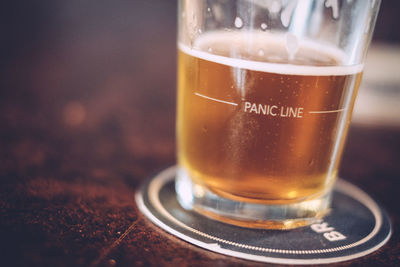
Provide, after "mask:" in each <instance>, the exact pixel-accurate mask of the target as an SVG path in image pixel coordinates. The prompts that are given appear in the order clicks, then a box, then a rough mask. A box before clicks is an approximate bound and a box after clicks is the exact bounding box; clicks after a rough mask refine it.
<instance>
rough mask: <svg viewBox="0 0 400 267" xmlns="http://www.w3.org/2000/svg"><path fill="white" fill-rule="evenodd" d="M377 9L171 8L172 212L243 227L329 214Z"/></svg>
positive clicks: (226, 2)
mask: <svg viewBox="0 0 400 267" xmlns="http://www.w3.org/2000/svg"><path fill="white" fill-rule="evenodd" d="M379 4H380V1H379V0H375V1H373V0H371V1H369V0H368V1H366V0H343V1H340V0H336V1H335V0H326V1H324V0H292V1H290V0H287V1H285V0H282V1H281V0H271V1H269V0H196V1H193V0H179V11H178V104H177V151H178V152H177V153H178V171H177V177H176V183H175V187H176V192H177V198H178V201H179V203H180V204H181V205H182V206H183V207H184V208H186V209H193V210H195V211H197V212H199V213H201V214H203V215H205V216H208V217H210V218H213V219H216V220H220V221H223V222H226V223H231V224H235V225H239V226H244V227H257V228H269V229H290V228H295V227H299V226H304V225H307V224H310V223H312V222H314V221H315V220H317V219H320V218H321V217H322V216H324V215H325V214H326V213H327V212H329V206H330V200H331V191H332V187H333V185H334V182H335V179H336V177H337V172H338V166H339V161H340V158H341V154H342V151H343V146H344V142H345V139H346V134H347V129H348V126H349V122H350V118H351V112H352V109H353V104H354V101H355V97H356V94H357V89H358V86H359V84H360V80H361V74H362V70H363V62H364V59H365V56H366V52H367V48H368V45H369V42H370V40H371V36H372V32H373V28H374V25H375V20H376V16H377V12H378V9H379Z"/></svg>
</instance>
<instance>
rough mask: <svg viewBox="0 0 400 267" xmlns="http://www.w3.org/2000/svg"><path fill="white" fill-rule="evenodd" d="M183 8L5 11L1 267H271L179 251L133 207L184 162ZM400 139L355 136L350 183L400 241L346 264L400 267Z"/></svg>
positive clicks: (348, 165) (103, 5)
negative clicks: (179, 155) (143, 190)
mask: <svg viewBox="0 0 400 267" xmlns="http://www.w3.org/2000/svg"><path fill="white" fill-rule="evenodd" d="M175 9H176V3H175V2H174V1H140V3H138V2H134V1H119V2H118V4H115V3H114V2H113V1H60V2H57V1H40V2H39V3H33V1H32V2H27V3H25V4H24V5H20V4H19V3H9V4H8V6H7V8H6V9H2V11H1V12H2V14H1V15H2V16H0V17H1V20H4V21H2V22H7V25H8V27H2V28H0V29H1V30H2V37H3V38H2V39H1V40H2V41H1V42H2V43H1V46H2V49H1V51H0V55H1V62H0V75H1V76H0V179H1V180H0V181H1V186H0V255H1V258H0V265H1V266H36V265H38V266H148V265H152V266H160V265H166V266H169V265H175V266H180V265H183V266H189V265H190V266H205V265H211V266H215V265H219V266H225V265H229V266H258V265H260V266H261V264H259V263H255V262H251V261H245V260H240V259H235V258H232V257H227V256H223V255H219V254H215V253H211V252H208V251H205V250H202V249H200V248H197V247H195V246H193V245H190V244H188V243H186V242H184V241H181V240H179V239H178V238H176V237H173V236H171V235H169V234H167V233H165V232H164V231H162V230H160V229H158V228H157V227H155V226H154V225H152V224H151V223H150V222H149V221H148V220H147V219H146V218H145V217H144V216H143V215H142V214H141V213H140V212H139V211H138V208H137V206H136V204H135V201H134V193H135V191H136V190H137V188H138V186H139V185H140V184H141V183H142V182H143V181H144V180H145V179H147V178H148V177H149V176H151V175H152V174H154V173H156V172H157V171H159V170H162V169H163V168H165V167H168V166H170V165H173V164H174V163H175V136H174V121H175V96H176V94H175V68H176V60H175V56H176V52H175V38H176V35H175V27H176V23H175V12H176V11H175ZM388 10H389V11H388V12H391V8H388ZM0 25H2V26H3V25H4V23H1V24H0ZM379 27H381V26H379V21H378V26H377V29H379ZM381 28H382V29H383V30H382V31H383V32H380V33H379V34H380V35H379V34H378V36H381V37H382V36H383V37H382V38H384V37H385V30H384V29H386V27H385V28H384V27H381ZM386 34H387V33H386ZM396 36H397V35H396ZM396 36H395V37H393V38H394V40H395V41H396V40H397V39H396V38H397V37H396ZM4 37H6V38H4ZM397 41H398V40H397ZM399 134H400V127H396V126H391V127H373V126H354V125H353V126H352V127H351V129H350V133H349V138H348V141H347V146H346V149H345V152H344V156H343V161H342V166H341V170H340V176H341V177H344V178H345V179H346V180H348V181H350V182H352V183H354V184H356V185H358V186H360V187H361V188H362V189H364V190H365V191H366V192H368V193H369V194H371V195H372V196H373V197H374V198H375V199H376V200H377V201H378V202H379V203H381V204H382V205H383V206H384V207H385V208H386V209H387V211H388V213H389V215H390V218H391V220H392V224H393V235H392V237H391V239H390V241H389V242H388V243H387V244H386V245H385V246H384V247H382V248H381V249H379V250H378V251H377V252H374V253H372V254H370V255H368V256H366V257H364V258H361V259H357V260H353V261H349V262H344V263H341V264H338V265H342V266H349V265H355V266H394V265H399V264H400V242H399V241H400V234H399V229H400V228H399V227H398V225H399V223H400V211H399V203H400V191H399V188H400V164H399V160H400V138H399V137H400V135H399Z"/></svg>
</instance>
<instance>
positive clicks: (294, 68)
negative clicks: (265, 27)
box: [178, 31, 364, 76]
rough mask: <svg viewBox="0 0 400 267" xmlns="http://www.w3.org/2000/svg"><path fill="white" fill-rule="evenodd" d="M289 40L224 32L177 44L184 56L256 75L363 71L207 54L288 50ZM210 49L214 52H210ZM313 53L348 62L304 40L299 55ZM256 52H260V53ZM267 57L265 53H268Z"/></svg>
mask: <svg viewBox="0 0 400 267" xmlns="http://www.w3.org/2000/svg"><path fill="white" fill-rule="evenodd" d="M286 42H287V38H286V35H285V34H272V33H266V32H261V31H260V32H252V33H250V32H243V31H232V32H223V31H215V32H209V33H206V34H203V35H201V36H200V37H198V38H197V39H196V40H195V42H194V43H193V47H189V46H187V45H185V44H183V43H181V42H180V43H178V48H179V49H180V50H181V51H182V52H184V53H185V54H188V55H191V56H193V57H197V58H201V59H204V60H207V61H211V62H215V63H219V64H223V65H227V66H231V67H236V68H242V69H248V70H253V71H261V72H269V73H277V74H287V75H309V76H339V75H350V74H356V73H359V72H361V71H362V70H363V67H364V64H357V65H342V66H338V65H327V66H316V65H295V64H287V63H270V62H264V61H257V60H251V59H243V58H235V57H227V56H224V55H217V54H213V53H211V52H207V51H210V50H211V51H215V50H216V49H213V48H214V47H215V46H220V47H225V48H226V47H227V45H228V44H232V43H233V44H236V45H237V44H238V43H240V45H242V46H243V48H246V45H247V44H248V43H250V44H251V45H252V46H253V47H261V48H266V49H268V50H271V48H272V49H274V48H277V49H282V48H283V49H286V47H287V43H286ZM210 48H211V49H210ZM302 50H303V51H307V53H313V54H314V55H315V54H316V55H321V57H324V58H330V59H333V60H335V61H336V62H337V64H343V62H345V58H346V55H345V53H344V52H343V51H342V50H340V49H338V48H335V47H333V46H331V45H326V44H321V43H318V42H315V41H308V40H301V41H299V43H298V51H299V52H298V53H301V51H302ZM257 51H260V50H259V49H258V50H257ZM265 53H266V52H265Z"/></svg>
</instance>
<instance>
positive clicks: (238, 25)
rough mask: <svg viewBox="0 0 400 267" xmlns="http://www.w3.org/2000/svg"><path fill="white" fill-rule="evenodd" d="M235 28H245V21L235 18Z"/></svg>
mask: <svg viewBox="0 0 400 267" xmlns="http://www.w3.org/2000/svg"><path fill="white" fill-rule="evenodd" d="M235 27H236V28H238V29H240V28H242V27H243V20H242V19H241V18H240V17H236V18H235Z"/></svg>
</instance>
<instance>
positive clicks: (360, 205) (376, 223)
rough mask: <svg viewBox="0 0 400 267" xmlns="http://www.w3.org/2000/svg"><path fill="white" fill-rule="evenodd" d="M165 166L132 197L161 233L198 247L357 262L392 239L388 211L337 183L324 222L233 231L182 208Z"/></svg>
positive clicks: (275, 259) (282, 259) (294, 260)
mask: <svg viewBox="0 0 400 267" xmlns="http://www.w3.org/2000/svg"><path fill="white" fill-rule="evenodd" d="M175 173H176V168H175V167H171V168H168V169H166V170H164V171H162V172H161V173H159V174H157V175H156V176H155V177H153V178H152V179H150V180H149V181H147V183H146V184H145V185H144V186H143V187H142V188H141V190H140V191H139V192H137V194H136V202H137V205H138V207H139V209H140V210H141V211H142V212H143V213H144V214H145V215H146V216H147V217H148V218H149V219H150V220H151V221H152V222H153V223H155V224H156V225H158V226H159V227H161V228H162V229H164V230H165V231H167V232H169V233H171V234H173V235H175V236H177V237H179V238H181V239H183V240H185V241H187V242H189V243H192V244H194V245H196V246H199V247H202V248H205V249H208V250H211V251H214V252H218V253H221V254H225V255H229V256H234V257H238V258H243V259H248V260H254V261H261V262H270V263H284V264H319V263H333V262H340V261H346V260H350V259H355V258H358V257H362V256H364V255H367V254H369V253H371V252H373V251H375V250H377V249H379V248H380V247H381V246H383V245H384V244H385V243H386V242H387V241H388V240H389V237H390V235H391V225H390V220H389V218H388V216H387V214H386V212H385V211H384V210H383V209H382V208H380V207H379V206H378V205H377V204H376V203H375V201H374V200H373V199H371V198H370V197H369V196H368V195H367V194H366V193H364V192H363V191H362V190H361V189H359V188H358V187H356V186H354V185H352V184H350V183H348V182H345V181H343V180H340V179H339V180H338V181H337V183H336V187H335V190H334V194H333V201H332V210H331V212H330V214H329V215H327V216H326V217H324V219H323V221H320V222H319V223H316V224H313V225H311V226H308V227H303V228H298V229H294V230H287V231H279V230H264V229H248V228H242V227H237V226H233V225H229V224H225V223H221V222H218V221H214V220H210V219H208V218H206V217H204V216H202V215H200V214H198V213H196V212H193V211H188V210H185V209H183V208H182V207H181V206H180V205H179V203H178V201H177V199H176V193H175V187H174V179H175Z"/></svg>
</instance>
